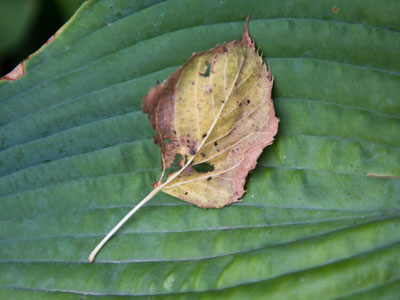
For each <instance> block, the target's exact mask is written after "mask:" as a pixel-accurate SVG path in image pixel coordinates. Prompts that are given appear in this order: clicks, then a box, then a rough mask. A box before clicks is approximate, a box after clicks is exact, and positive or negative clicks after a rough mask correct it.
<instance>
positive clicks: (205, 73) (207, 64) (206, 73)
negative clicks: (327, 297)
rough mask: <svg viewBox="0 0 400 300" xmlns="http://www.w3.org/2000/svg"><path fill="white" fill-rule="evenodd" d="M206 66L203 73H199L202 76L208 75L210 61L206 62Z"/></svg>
mask: <svg viewBox="0 0 400 300" xmlns="http://www.w3.org/2000/svg"><path fill="white" fill-rule="evenodd" d="M206 66H207V69H206V71H205V72H204V73H203V74H201V73H200V75H201V76H203V77H208V76H210V63H208V62H206Z"/></svg>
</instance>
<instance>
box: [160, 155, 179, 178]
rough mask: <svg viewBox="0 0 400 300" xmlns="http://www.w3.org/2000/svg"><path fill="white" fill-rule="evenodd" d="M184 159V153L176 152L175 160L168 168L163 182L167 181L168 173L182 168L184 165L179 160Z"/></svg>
mask: <svg viewBox="0 0 400 300" xmlns="http://www.w3.org/2000/svg"><path fill="white" fill-rule="evenodd" d="M181 160H182V154H179V153H177V154H175V158H174V162H173V163H172V165H171V166H170V167H169V168H168V169H167V170H166V175H167V176H164V178H163V181H162V182H165V180H166V179H167V177H168V175H169V174H171V173H172V172H176V171H178V170H179V169H180V168H182V166H181V165H180V164H179V162H180V161H181Z"/></svg>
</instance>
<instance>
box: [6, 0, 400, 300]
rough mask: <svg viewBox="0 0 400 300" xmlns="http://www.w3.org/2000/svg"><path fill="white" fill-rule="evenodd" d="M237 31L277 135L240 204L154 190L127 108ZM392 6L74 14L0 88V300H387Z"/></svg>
mask: <svg viewBox="0 0 400 300" xmlns="http://www.w3.org/2000/svg"><path fill="white" fill-rule="evenodd" d="M248 14H251V15H252V18H251V22H250V28H249V31H250V35H251V36H252V38H253V39H254V40H255V42H256V44H257V46H259V47H260V51H261V52H263V53H264V57H265V58H266V61H267V63H268V65H269V66H270V67H271V68H272V72H273V74H274V76H275V83H274V89H273V95H272V97H273V99H274V104H275V108H276V114H277V116H278V117H279V118H280V120H281V121H280V127H279V131H278V135H277V136H276V141H275V142H274V144H273V145H272V146H271V147H269V148H267V149H266V150H265V151H264V153H263V154H262V156H261V157H260V159H259V161H258V165H257V168H256V169H255V171H254V172H253V174H251V176H250V178H249V180H248V183H247V185H246V189H247V190H248V192H247V193H246V194H245V197H244V198H243V201H242V202H241V203H238V204H234V205H231V206H228V207H225V208H223V209H218V210H216V209H211V210H204V209H200V208H197V207H195V206H193V205H190V204H187V203H185V202H182V201H179V200H177V199H175V198H173V197H171V196H168V195H166V194H164V193H159V194H158V195H157V196H156V197H155V198H154V199H153V200H152V201H151V202H149V204H147V205H146V206H145V207H143V208H142V209H141V211H140V212H138V213H137V214H136V215H135V217H134V218H133V219H132V220H131V221H130V222H129V223H128V224H126V226H124V227H123V228H122V230H121V231H120V232H119V233H118V234H117V235H116V236H115V237H114V238H113V239H112V240H110V242H109V243H108V244H107V245H106V246H105V247H104V249H103V250H102V252H101V253H100V254H99V255H98V257H97V259H96V262H95V263H94V264H88V263H87V262H86V259H87V256H88V254H89V253H90V251H91V250H92V248H93V247H94V246H95V245H96V244H97V243H98V242H99V241H100V240H101V239H102V238H103V236H104V235H105V234H106V233H107V232H108V231H109V230H110V229H111V228H112V227H113V226H114V225H115V224H116V223H117V222H118V221H119V220H120V218H121V217H123V216H124V215H125V214H126V213H127V212H128V211H129V210H130V208H131V207H132V206H133V205H135V204H136V203H138V202H139V201H140V200H141V199H142V198H143V197H144V196H145V195H147V194H148V192H149V191H150V190H151V189H152V187H151V183H152V181H153V178H154V177H157V176H158V175H159V173H160V171H159V165H160V154H159V148H158V147H157V146H156V145H154V144H153V141H152V136H154V132H153V130H152V128H151V126H150V124H149V123H148V121H147V118H146V116H145V115H144V114H143V113H142V112H141V111H140V107H141V102H142V99H143V96H144V95H145V94H146V93H147V91H148V90H149V88H150V87H151V86H154V85H155V83H156V81H157V80H159V81H162V80H164V79H165V78H167V77H168V75H169V74H170V73H171V72H173V71H174V70H176V69H177V68H178V67H179V66H180V65H181V64H182V63H184V62H185V61H186V60H187V59H188V58H189V57H190V56H191V55H192V53H193V52H200V51H205V50H208V49H210V48H212V47H214V46H215V45H216V44H217V43H220V44H221V43H222V42H224V41H230V40H234V39H239V38H240V36H241V32H242V28H243V21H244V19H245V18H246V16H247V15H248ZM399 15H400V3H399V2H398V1H394V0H393V1H389V0H388V1H370V0H364V1H352V2H349V1H345V0H342V1H340V0H339V1H312V0H297V1H295V0H292V1H278V0H271V1H261V0H260V1H255V0H253V1H249V0H230V1H227V0H224V1H214V0H202V1H195V0H191V1H187V0H172V1H165V2H162V1H155V0H153V1H128V0H124V1H121V0H120V1H116V0H103V1H88V2H86V3H85V4H84V5H83V6H82V7H81V9H80V10H79V11H78V12H77V13H76V14H75V16H74V17H73V18H72V19H71V20H70V21H69V22H68V23H67V25H65V26H64V27H63V28H62V29H61V30H60V31H59V32H58V34H57V35H56V37H55V38H54V39H53V40H52V41H51V42H49V43H48V44H47V45H45V46H44V47H42V48H41V49H40V50H39V51H38V52H36V53H35V54H34V55H32V56H31V57H30V58H29V59H28V60H26V61H25V63H24V67H25V74H24V75H23V76H22V77H21V78H19V79H18V80H16V81H4V80H3V81H1V82H0V122H1V126H0V176H1V177H0V298H1V299H3V298H4V299H130V298H132V299H142V298H143V299H145V298H148V297H150V296H153V299H216V298H217V297H218V298H220V299H367V298H368V299H369V298H371V299H398V295H400V254H399V253H400V197H399V195H400V179H399V178H400V98H399V95H400V56H399V55H398V54H399V53H400V18H399V17H398V16H399Z"/></svg>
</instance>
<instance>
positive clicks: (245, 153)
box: [143, 21, 278, 207]
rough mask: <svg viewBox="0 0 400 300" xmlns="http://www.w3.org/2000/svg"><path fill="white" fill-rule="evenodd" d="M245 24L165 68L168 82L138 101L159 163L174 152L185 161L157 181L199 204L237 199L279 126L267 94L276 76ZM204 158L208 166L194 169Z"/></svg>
mask: <svg viewBox="0 0 400 300" xmlns="http://www.w3.org/2000/svg"><path fill="white" fill-rule="evenodd" d="M247 24H248V23H247V21H246V24H245V28H244V32H243V37H242V39H241V40H240V41H232V42H230V43H228V44H225V45H221V46H218V47H216V48H214V49H211V50H209V51H207V52H203V53H199V54H196V55H193V56H192V57H191V58H190V59H189V61H188V62H187V63H186V64H184V65H183V66H182V67H181V68H180V69H179V70H177V71H176V72H175V73H173V74H172V75H171V76H170V78H169V79H168V85H167V86H164V84H163V83H161V84H159V85H158V86H157V87H155V88H152V89H151V90H150V92H149V93H148V95H147V96H146V97H145V98H144V101H143V111H144V112H145V113H147V114H148V115H149V120H150V122H151V124H152V125H153V128H154V129H155V130H156V131H157V135H156V136H155V142H156V143H157V144H158V145H159V146H160V147H161V149H162V158H163V169H166V168H168V167H169V166H171V164H172V163H173V161H174V158H175V156H176V154H180V155H181V157H182V159H181V160H180V162H179V163H180V164H181V166H182V167H183V168H185V171H184V172H183V171H182V170H180V171H178V172H179V173H180V174H179V175H178V176H176V173H177V172H176V173H172V174H170V175H169V176H168V178H167V180H166V182H168V184H166V185H163V183H162V182H161V181H160V182H158V183H157V184H156V186H160V185H163V188H162V191H163V192H165V193H168V194H171V195H173V196H175V197H178V198H180V199H182V200H185V201H188V202H191V203H193V204H196V205H198V206H200V207H222V206H225V205H227V204H230V203H232V202H235V201H238V199H239V198H240V197H241V196H242V195H243V193H244V189H243V186H244V184H245V180H246V177H247V174H248V172H249V171H250V170H252V169H253V168H254V167H255V165H256V162H257V158H258V157H259V155H260V154H261V152H262V150H263V148H264V147H266V146H268V145H269V144H271V143H272V141H273V137H274V136H275V134H276V132H277V129H278V119H277V118H276V117H275V113H274V107H273V104H272V101H271V89H272V84H273V79H272V77H271V73H270V72H269V71H267V68H266V66H265V64H264V62H263V60H262V58H261V56H260V55H259V54H258V53H257V51H256V50H255V47H254V43H253V42H252V40H251V39H250V37H249V35H248V30H247ZM188 162H190V163H188ZM201 164H208V165H209V166H211V167H212V171H209V172H207V173H204V172H198V171H196V170H195V167H196V166H197V165H201ZM174 176H176V177H174ZM171 178H173V180H171Z"/></svg>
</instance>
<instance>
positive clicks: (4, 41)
mask: <svg viewBox="0 0 400 300" xmlns="http://www.w3.org/2000/svg"><path fill="white" fill-rule="evenodd" d="M82 2H84V0H0V77H1V76H3V75H6V74H7V73H8V72H10V71H11V70H12V69H14V67H15V66H16V65H18V63H19V62H21V61H22V60H23V59H25V58H26V57H27V56H28V55H30V54H31V53H33V52H35V51H36V50H37V49H39V48H40V46H41V45H43V44H44V43H45V42H46V41H47V40H48V39H49V38H50V37H51V36H52V35H53V34H54V33H55V32H56V31H57V30H58V28H60V27H61V26H62V25H63V24H64V23H65V22H66V21H67V20H68V19H69V18H70V16H72V14H73V13H74V11H75V10H76V9H77V8H78V7H79V6H80V5H81V4H82Z"/></svg>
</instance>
